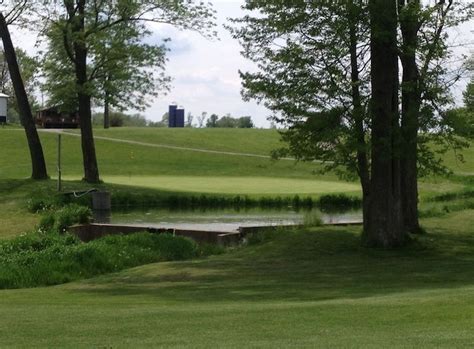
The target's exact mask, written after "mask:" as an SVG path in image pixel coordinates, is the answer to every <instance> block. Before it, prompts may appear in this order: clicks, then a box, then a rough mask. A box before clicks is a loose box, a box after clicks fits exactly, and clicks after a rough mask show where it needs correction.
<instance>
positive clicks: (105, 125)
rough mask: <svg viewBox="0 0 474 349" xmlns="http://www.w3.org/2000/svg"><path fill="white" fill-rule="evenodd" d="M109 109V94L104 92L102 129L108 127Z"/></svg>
mask: <svg viewBox="0 0 474 349" xmlns="http://www.w3.org/2000/svg"><path fill="white" fill-rule="evenodd" d="M109 114H110V109H109V94H108V93H107V92H105V99H104V128H109V127H110V115H109Z"/></svg>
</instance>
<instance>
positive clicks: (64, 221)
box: [39, 204, 92, 233]
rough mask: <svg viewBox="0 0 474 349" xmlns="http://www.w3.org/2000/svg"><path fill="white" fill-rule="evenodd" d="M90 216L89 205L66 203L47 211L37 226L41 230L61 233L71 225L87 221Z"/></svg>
mask: <svg viewBox="0 0 474 349" xmlns="http://www.w3.org/2000/svg"><path fill="white" fill-rule="evenodd" d="M91 216H92V212H91V210H90V208H89V207H87V206H80V205H77V204H68V205H66V206H64V207H61V208H59V209H57V210H49V211H47V212H46V213H45V214H44V215H43V217H42V218H41V221H40V224H39V228H40V229H41V230H42V231H53V232H55V233H63V232H64V231H65V230H66V229H67V228H68V227H70V226H71V225H74V224H87V223H89V222H90V219H91Z"/></svg>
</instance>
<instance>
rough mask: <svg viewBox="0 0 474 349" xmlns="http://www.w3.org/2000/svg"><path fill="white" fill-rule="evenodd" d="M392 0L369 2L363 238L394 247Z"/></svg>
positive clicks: (398, 231) (397, 204)
mask: <svg viewBox="0 0 474 349" xmlns="http://www.w3.org/2000/svg"><path fill="white" fill-rule="evenodd" d="M396 6H397V5H396V0H371V1H370V2H369V11H370V21H371V23H370V25H371V84H372V105H371V113H372V152H371V155H372V162H371V178H370V202H369V216H368V219H369V221H368V224H367V225H366V230H365V231H364V234H363V241H364V243H365V244H366V245H367V246H371V247H383V248H393V247H398V246H401V245H403V244H405V243H406V241H407V234H406V233H405V230H404V229H403V225H402V212H401V197H400V195H401V194H400V161H399V149H398V148H399V139H398V138H399V130H398V123H399V113H398V55H397V8H396Z"/></svg>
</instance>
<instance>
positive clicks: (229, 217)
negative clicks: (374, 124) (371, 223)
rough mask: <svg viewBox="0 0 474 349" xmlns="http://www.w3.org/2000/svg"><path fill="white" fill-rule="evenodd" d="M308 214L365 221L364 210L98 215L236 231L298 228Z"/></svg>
mask: <svg viewBox="0 0 474 349" xmlns="http://www.w3.org/2000/svg"><path fill="white" fill-rule="evenodd" d="M306 215H318V216H319V217H320V218H321V220H322V221H323V223H327V224H331V223H333V224H334V223H355V222H360V221H361V220H362V213H361V211H348V212H335V213H328V212H321V211H319V210H316V209H313V210H294V209H286V210H284V209H261V208H252V209H197V210H196V209H194V210H192V209H188V210H175V209H174V210H169V209H147V210H134V211H113V212H111V213H110V214H106V213H104V212H101V213H97V215H96V213H95V216H94V218H95V221H96V222H101V223H113V224H129V225H140V226H146V227H159V228H178V229H193V230H210V231H236V230H237V229H238V228H239V227H249V226H273V225H298V224H303V223H304V219H305V216H306Z"/></svg>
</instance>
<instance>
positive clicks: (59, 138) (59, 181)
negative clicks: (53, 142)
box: [58, 133, 62, 192]
mask: <svg viewBox="0 0 474 349" xmlns="http://www.w3.org/2000/svg"><path fill="white" fill-rule="evenodd" d="M61 190H62V185H61V134H60V133H59V134H58V191H59V192H60V191H61Z"/></svg>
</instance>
